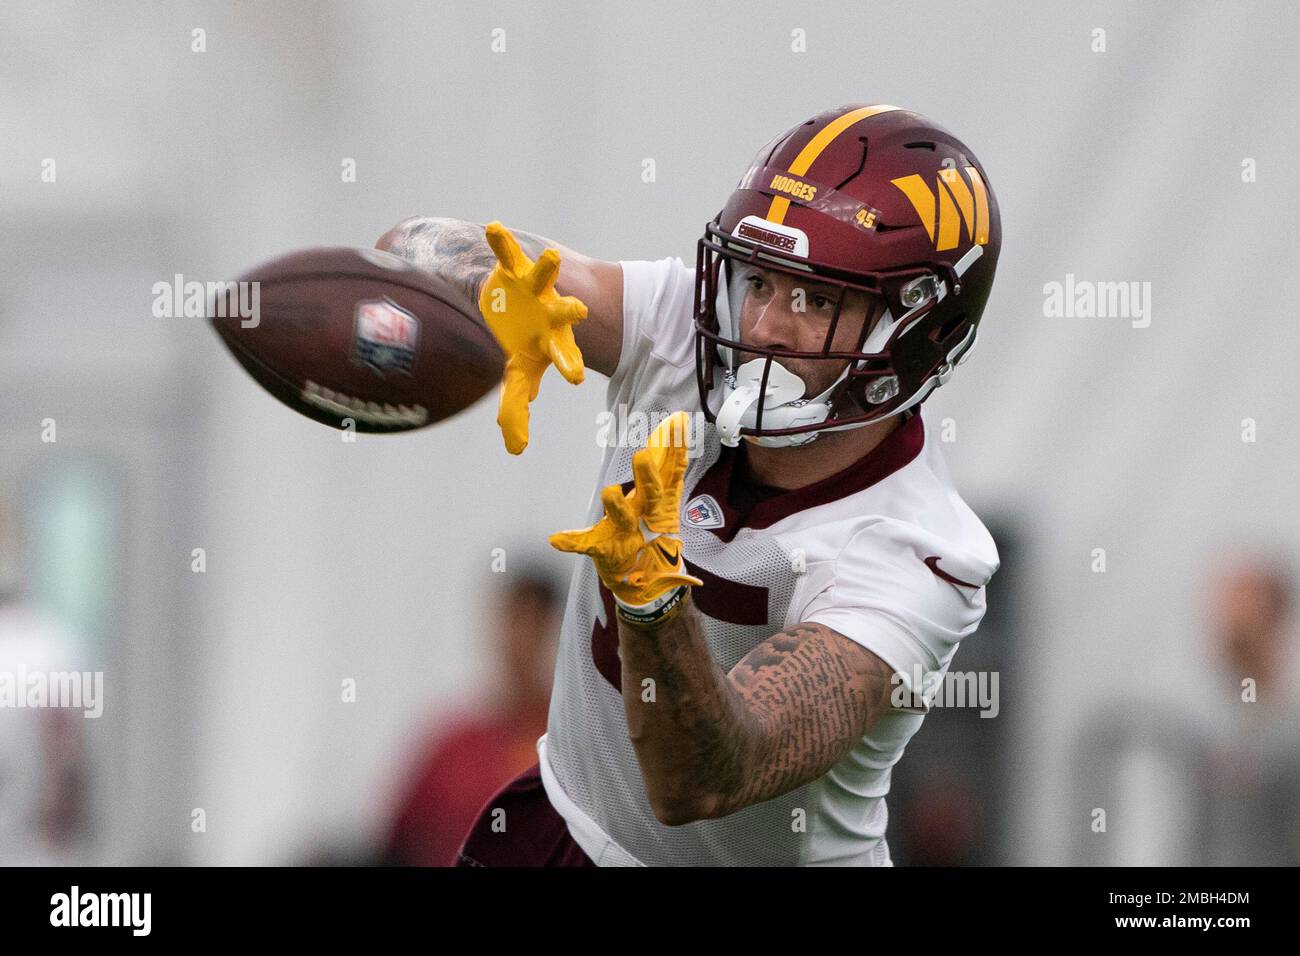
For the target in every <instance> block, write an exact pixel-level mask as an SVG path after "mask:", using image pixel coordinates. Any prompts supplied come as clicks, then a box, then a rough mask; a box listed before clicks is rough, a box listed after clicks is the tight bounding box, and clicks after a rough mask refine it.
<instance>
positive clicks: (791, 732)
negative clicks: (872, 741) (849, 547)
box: [728, 623, 893, 793]
mask: <svg viewBox="0 0 1300 956" xmlns="http://www.w3.org/2000/svg"><path fill="white" fill-rule="evenodd" d="M892 674H893V669H892V668H891V667H890V666H889V665H888V664H886V663H885V662H884V661H883V660H881V659H880V658H879V657H877V656H876V655H875V654H873V653H871V652H870V651H868V650H867V649H866V648H864V647H862V646H861V645H860V644H856V643H854V642H853V641H851V640H849V639H848V638H847V637H845V636H844V635H843V634H840V633H839V632H838V631H835V630H832V629H831V628H829V627H825V626H824V625H821V624H807V623H805V624H796V625H795V626H794V627H792V628H790V629H788V630H785V631H782V632H781V633H780V634H774V635H773V636H772V637H770V638H768V639H767V640H766V641H764V642H763V643H761V644H759V645H758V646H757V647H755V648H754V649H753V650H752V651H750V652H749V653H748V654H746V655H745V656H744V657H743V658H742V659H741V660H740V662H739V663H738V664H736V666H735V667H733V668H732V669H731V673H730V674H728V677H729V679H730V681H731V683H732V685H733V686H734V687H735V688H736V690H737V692H738V693H739V695H740V696H741V698H742V699H743V700H744V702H745V704H746V707H747V709H748V710H749V712H750V715H751V716H752V718H753V719H754V720H755V721H757V723H758V725H759V727H760V728H761V739H763V740H764V742H765V744H766V747H767V749H768V752H767V753H766V754H765V760H764V761H763V765H764V766H765V770H764V772H763V774H762V777H763V779H762V780H761V781H755V783H757V784H758V785H759V786H761V788H762V789H763V790H764V791H765V792H777V793H779V792H784V791H785V790H789V789H792V788H793V787H795V786H798V785H799V784H801V783H804V782H806V781H808V780H812V779H815V778H816V777H819V776H821V775H822V774H824V773H825V772H826V771H827V770H829V769H830V768H831V767H832V766H833V765H834V764H835V763H836V762H837V761H838V760H840V758H842V757H843V756H844V755H845V754H846V753H848V751H849V748H851V747H852V746H853V744H854V743H855V742H856V741H857V740H858V739H859V738H861V737H862V735H863V734H865V733H866V732H867V731H868V730H869V729H870V727H871V726H872V724H874V723H875V721H876V719H877V718H878V717H879V716H880V714H881V713H882V712H883V711H884V710H886V709H887V708H888V707H889V701H890V691H891V689H892V683H891V680H890V678H891V676H892Z"/></svg>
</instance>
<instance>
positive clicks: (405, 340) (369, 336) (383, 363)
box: [356, 299, 420, 372]
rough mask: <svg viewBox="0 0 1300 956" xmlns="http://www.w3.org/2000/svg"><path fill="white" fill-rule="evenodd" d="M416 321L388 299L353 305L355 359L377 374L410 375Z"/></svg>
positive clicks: (413, 357) (413, 358)
mask: <svg viewBox="0 0 1300 956" xmlns="http://www.w3.org/2000/svg"><path fill="white" fill-rule="evenodd" d="M419 340H420V321H419V319H417V318H416V317H415V316H413V315H412V314H411V313H410V312H407V311H406V310H405V309H403V308H402V307H401V306H399V305H397V304H396V303H395V302H393V301H392V300H391V299H380V300H376V301H370V302H358V303H357V329H356V349H357V359H358V360H359V361H360V362H361V363H362V364H363V365H369V366H370V367H371V368H373V369H375V370H376V371H378V372H386V371H389V370H393V371H398V372H410V371H411V365H412V364H413V363H414V362H415V346H416V343H417V342H418V341H419Z"/></svg>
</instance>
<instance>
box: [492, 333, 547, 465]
mask: <svg viewBox="0 0 1300 956" xmlns="http://www.w3.org/2000/svg"><path fill="white" fill-rule="evenodd" d="M545 371H546V363H545V362H538V361H536V360H534V359H530V358H528V357H527V356H525V355H513V356H511V357H510V360H509V361H508V362H506V372H505V376H504V377H503V378H502V380H501V403H500V405H499V406H498V407H497V424H498V425H499V426H501V437H502V438H504V439H505V442H506V451H508V452H510V454H512V455H518V454H519V453H520V452H522V451H523V450H524V449H525V448H527V447H528V403H529V402H531V401H532V400H533V399H534V398H536V397H537V390H538V388H539V387H540V386H541V381H542V373H543V372H545Z"/></svg>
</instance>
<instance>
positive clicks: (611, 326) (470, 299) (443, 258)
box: [375, 216, 623, 376]
mask: <svg viewBox="0 0 1300 956" xmlns="http://www.w3.org/2000/svg"><path fill="white" fill-rule="evenodd" d="M511 231H512V232H513V233H514V236H515V238H516V239H517V240H518V241H519V246H520V248H521V249H523V251H524V252H525V253H526V254H527V255H528V257H529V258H530V259H537V258H538V257H539V256H540V255H541V254H542V251H543V250H545V249H548V248H550V249H557V250H559V253H560V274H559V277H558V279H557V280H556V283H555V289H556V291H557V292H558V293H559V294H560V295H571V296H574V297H576V298H578V299H580V300H581V301H582V302H583V303H584V304H585V305H586V306H587V318H586V319H585V320H584V321H582V322H581V323H579V324H578V325H575V326H574V328H573V333H574V337H575V338H576V339H577V342H578V347H579V348H580V349H581V350H582V355H583V359H584V361H585V364H586V366H587V368H591V369H595V370H596V371H597V372H600V373H602V374H603V375H606V376H608V375H612V374H614V369H615V368H617V367H618V357H619V353H620V352H621V351H622V347H623V270H622V268H621V267H620V266H619V264H618V263H617V262H605V261H602V260H600V259H593V258H591V257H590V256H584V255H583V254H582V253H580V252H575V251H574V250H572V249H569V248H566V247H565V246H562V245H560V244H559V243H555V242H551V241H550V240H549V239H544V238H542V237H541V236H537V235H533V234H532V233H528V232H523V231H520V230H517V229H516V230H511ZM375 247H376V248H378V249H383V250H385V251H387V252H391V253H393V254H394V255H398V256H401V257H402V258H403V259H407V260H409V261H410V262H413V263H415V265H417V266H419V267H420V268H422V269H429V270H431V271H434V272H437V273H438V274H439V275H441V276H442V277H443V278H445V279H448V280H450V281H451V282H452V283H453V284H454V285H455V286H456V288H458V289H459V290H461V292H462V293H463V294H464V296H465V301H464V306H465V311H466V312H467V313H468V314H470V315H478V314H479V311H478V302H479V291H480V290H481V289H482V287H483V281H484V280H485V279H486V278H487V276H488V273H490V272H491V271H492V268H493V266H495V265H496V263H497V259H496V256H495V255H494V254H493V252H492V249H491V247H489V246H488V243H487V239H486V238H485V235H484V226H482V225H480V224H478V223H472V222H465V221H464V220H461V219H445V218H439V217H434V216H415V217H413V218H411V219H406V220H403V221H402V222H400V223H398V224H397V225H396V226H394V227H393V228H392V229H389V230H388V232H386V233H384V234H383V236H381V237H380V239H379V241H378V242H377V243H375Z"/></svg>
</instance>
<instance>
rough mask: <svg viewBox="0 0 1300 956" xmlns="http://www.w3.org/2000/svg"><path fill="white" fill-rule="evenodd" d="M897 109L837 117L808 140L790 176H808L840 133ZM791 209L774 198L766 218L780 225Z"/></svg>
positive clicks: (782, 199) (859, 111) (867, 110)
mask: <svg viewBox="0 0 1300 956" xmlns="http://www.w3.org/2000/svg"><path fill="white" fill-rule="evenodd" d="M896 109H898V107H897V106H885V105H883V104H882V105H879V106H863V107H860V108H859V109H856V110H850V111H849V112H847V113H845V114H844V115H843V116H837V117H835V119H833V120H831V122H829V123H827V124H826V125H825V126H823V127H822V128H821V129H820V130H818V131H817V135H816V136H814V137H813V138H812V139H810V140H808V142H807V143H806V144H805V145H804V148H803V149H801V150H799V155H798V156H796V157H795V158H794V162H793V163H791V164H790V175H791V176H803V175H806V174H807V172H808V168H809V167H810V166H812V164H813V162H814V160H816V159H817V157H818V156H820V155H821V154H822V152H823V151H824V150H825V149H826V147H827V146H829V145H830V144H831V142H832V141H833V140H834V139H835V137H836V136H839V135H840V133H842V132H844V131H845V130H846V129H848V128H849V127H850V126H852V125H853V124H854V123H858V122H861V121H862V120H864V119H866V118H867V117H869V116H876V115H877V114H879V113H888V112H891V111H892V110H896ZM789 208H790V200H789V199H788V198H787V197H785V196H773V197H772V204H771V205H770V206H768V207H767V216H766V217H765V218H766V219H767V221H768V222H774V223H777V224H778V225H779V224H781V223H783V222H785V214H786V211H787V210H788V209H789Z"/></svg>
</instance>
